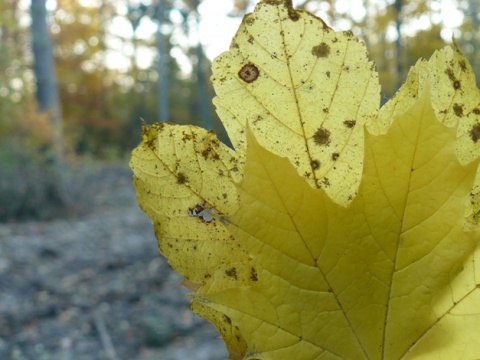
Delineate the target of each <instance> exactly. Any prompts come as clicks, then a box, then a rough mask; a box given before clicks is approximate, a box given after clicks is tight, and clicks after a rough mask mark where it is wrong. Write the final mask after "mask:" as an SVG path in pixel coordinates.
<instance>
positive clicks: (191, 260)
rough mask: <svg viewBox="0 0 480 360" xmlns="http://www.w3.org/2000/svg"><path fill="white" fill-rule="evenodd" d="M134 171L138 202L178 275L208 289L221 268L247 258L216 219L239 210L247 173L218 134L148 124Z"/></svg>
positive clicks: (176, 126)
mask: <svg viewBox="0 0 480 360" xmlns="http://www.w3.org/2000/svg"><path fill="white" fill-rule="evenodd" d="M130 166H131V168H132V170H133V172H134V185H135V190H136V193H137V201H138V203H139V204H140V206H141V208H142V209H143V211H144V212H145V213H146V214H147V215H148V216H149V217H150V219H152V221H153V224H154V227H155V234H156V236H157V239H158V240H159V247H160V251H161V252H162V253H163V254H164V255H165V256H166V257H168V258H169V262H170V264H171V265H172V267H173V268H175V269H176V270H177V271H178V272H179V273H181V274H183V275H184V276H185V277H187V278H188V279H189V280H191V281H193V282H194V283H199V284H203V283H204V282H206V281H207V280H208V278H210V277H211V276H212V274H213V273H214V272H215V271H216V268H217V267H218V266H220V265H221V264H223V263H225V262H230V261H240V260H242V259H246V256H245V253H244V252H243V251H242V250H241V249H240V247H239V246H238V245H237V244H236V242H235V239H234V238H233V237H232V236H231V235H230V234H229V233H228V231H227V230H226V229H225V227H224V226H223V225H222V224H221V223H220V222H218V221H217V220H216V219H215V218H214V217H215V216H216V214H218V213H224V214H228V213H231V212H233V211H235V209H236V208H237V207H238V204H239V199H238V195H237V191H236V187H235V185H234V179H236V180H237V181H238V180H239V179H240V178H241V176H242V175H241V174H242V168H241V167H240V165H239V163H238V161H237V158H236V155H235V152H233V151H232V150H231V149H229V148H228V147H227V146H225V145H223V144H222V143H221V142H220V141H219V140H218V139H217V138H216V136H215V134H214V133H213V132H207V131H206V130H204V129H201V128H198V127H194V126H178V125H174V124H170V123H161V124H154V125H152V126H146V125H144V126H143V135H142V143H141V144H140V145H139V146H138V147H137V148H136V149H135V150H134V151H133V154H132V160H131V162H130ZM191 287H192V288H193V287H194V285H191Z"/></svg>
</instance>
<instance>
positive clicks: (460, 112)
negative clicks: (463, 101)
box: [453, 103, 463, 117]
mask: <svg viewBox="0 0 480 360" xmlns="http://www.w3.org/2000/svg"><path fill="white" fill-rule="evenodd" d="M453 112H454V113H455V115H457V116H458V117H460V116H463V106H462V105H460V104H457V103H455V104H453Z"/></svg>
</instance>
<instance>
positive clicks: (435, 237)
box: [131, 0, 480, 360]
mask: <svg viewBox="0 0 480 360" xmlns="http://www.w3.org/2000/svg"><path fill="white" fill-rule="evenodd" d="M213 81H214V84H215V89H216V92H217V98H216V100H215V104H216V106H217V111H218V113H219V115H220V116H221V117H222V120H223V121H224V123H225V126H226V128H227V130H228V132H229V135H230V137H231V139H232V142H233V143H234V145H235V151H233V150H231V149H229V148H228V147H227V146H225V145H223V144H221V143H220V142H219V141H218V139H217V138H216V136H215V135H214V134H213V133H212V132H207V131H206V130H203V129H200V128H197V127H193V126H177V125H173V124H169V123H164V124H155V125H153V126H144V129H143V135H142V143H141V145H140V146H139V147H138V148H137V149H135V151H134V153H133V155H132V161H131V166H132V169H133V170H134V173H135V176H134V184H135V188H136V192H137V198H138V202H139V204H140V206H141V207H142V209H143V210H144V211H145V212H146V213H147V214H148V215H149V217H150V218H151V219H152V221H153V223H154V227H155V232H156V236H157V238H158V240H159V246H160V250H161V252H162V253H163V254H164V255H166V256H167V257H168V258H169V263H170V264H171V265H172V267H174V268H175V269H176V270H177V271H178V272H180V273H181V274H183V275H184V276H185V281H184V285H185V286H187V287H188V288H189V289H191V290H192V291H193V295H192V299H193V300H192V309H193V310H194V311H195V312H197V313H198V314H200V315H201V316H203V317H205V318H206V319H208V320H209V321H211V322H212V323H213V324H214V325H215V326H216V327H217V329H218V330H219V331H220V333H221V334H222V337H223V338H224V340H225V342H226V344H227V349H228V351H229V354H230V358H231V359H248V360H255V359H257V360H259V359H330V358H331V359H411V358H419V357H421V358H427V359H428V358H431V359H442V358H444V359H451V358H462V359H472V358H479V357H480V342H478V338H479V337H480V330H479V329H480V265H479V264H480V248H479V247H478V243H479V241H480V234H479V226H478V218H477V215H476V214H477V212H478V210H479V207H480V195H479V193H480V180H479V179H480V175H479V174H480V170H478V161H477V160H476V159H477V158H478V157H479V155H480V141H479V140H480V110H479V109H480V105H479V104H480V101H479V93H478V90H477V89H476V88H475V86H474V79H473V75H472V71H471V68H470V66H469V65H468V63H467V62H466V61H465V59H464V58H463V56H462V55H461V53H460V52H459V51H458V49H457V48H454V49H453V50H452V49H449V48H445V49H442V50H441V51H439V52H437V53H436V54H435V55H434V56H433V57H432V58H431V59H430V60H429V61H428V62H427V61H420V62H419V63H418V64H417V65H416V66H415V67H414V68H413V69H412V71H411V72H410V74H409V77H408V79H407V81H406V84H405V85H404V86H403V87H402V89H401V90H400V91H399V92H398V93H397V95H396V96H395V97H394V98H393V99H392V100H391V101H390V102H389V103H387V104H386V105H385V106H384V107H382V108H381V109H380V110H379V111H378V84H377V75H376V73H375V72H374V70H373V66H372V64H371V63H370V62H368V60H367V58H366V52H365V49H364V46H363V45H362V44H361V43H359V42H358V41H357V40H356V39H355V38H354V37H353V36H352V35H351V33H348V32H347V33H338V32H334V31H333V30H331V29H330V28H328V27H327V26H326V25H325V24H324V23H323V21H321V20H320V19H318V18H316V17H314V16H312V15H311V14H308V13H306V12H300V11H296V10H294V9H293V8H292V6H291V3H290V2H289V1H288V0H263V1H261V2H260V3H259V5H257V7H256V9H255V11H254V13H252V14H250V15H247V16H246V17H245V18H244V21H243V22H242V25H241V27H240V30H239V32H238V33H237V35H236V37H235V38H234V40H233V42H232V46H231V48H230V51H229V52H227V53H224V54H222V55H221V56H220V57H219V58H218V59H217V60H216V61H215V64H214V75H213ZM364 125H365V126H366V127H367V128H368V129H369V131H370V133H367V134H366V135H365V139H364ZM317 161H318V163H317ZM476 173H477V176H476V177H475V174H476ZM318 188H321V189H320V190H319V189H318ZM357 193H358V195H357Z"/></svg>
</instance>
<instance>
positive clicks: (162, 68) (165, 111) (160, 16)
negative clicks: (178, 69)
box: [157, 0, 170, 122]
mask: <svg viewBox="0 0 480 360" xmlns="http://www.w3.org/2000/svg"><path fill="white" fill-rule="evenodd" d="M164 14H165V1H164V0H159V1H158V4H157V20H158V32H157V51H158V63H157V71H158V121H159V122H164V121H167V120H169V119H170V108H169V101H168V67H167V65H168V53H167V43H166V39H165V35H164V34H163V32H162V24H163V20H164Z"/></svg>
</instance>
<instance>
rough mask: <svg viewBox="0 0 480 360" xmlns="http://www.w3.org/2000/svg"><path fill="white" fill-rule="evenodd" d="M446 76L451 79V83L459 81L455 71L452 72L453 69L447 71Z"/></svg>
mask: <svg viewBox="0 0 480 360" xmlns="http://www.w3.org/2000/svg"><path fill="white" fill-rule="evenodd" d="M445 74H447V76H448V78H449V79H450V80H451V81H455V80H457V79H456V78H455V74H454V73H453V70H452V69H450V68H449V69H447V70H445Z"/></svg>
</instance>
